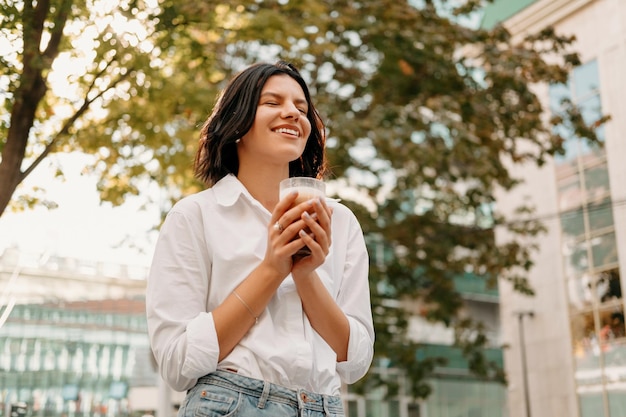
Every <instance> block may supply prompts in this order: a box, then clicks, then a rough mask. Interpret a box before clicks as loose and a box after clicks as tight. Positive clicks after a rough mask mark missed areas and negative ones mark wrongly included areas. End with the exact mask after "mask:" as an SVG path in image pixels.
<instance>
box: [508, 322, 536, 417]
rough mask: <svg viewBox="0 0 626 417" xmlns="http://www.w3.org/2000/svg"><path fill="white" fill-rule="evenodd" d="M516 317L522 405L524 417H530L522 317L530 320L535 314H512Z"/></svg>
mask: <svg viewBox="0 0 626 417" xmlns="http://www.w3.org/2000/svg"><path fill="white" fill-rule="evenodd" d="M513 314H514V315H516V316H517V327H518V330H519V344H520V352H521V359H522V381H523V385H524V404H525V408H526V417H531V416H530V394H529V392H528V369H527V366H526V342H525V341H524V316H528V317H530V318H532V317H533V316H534V315H535V313H534V312H532V311H517V312H515V313H513Z"/></svg>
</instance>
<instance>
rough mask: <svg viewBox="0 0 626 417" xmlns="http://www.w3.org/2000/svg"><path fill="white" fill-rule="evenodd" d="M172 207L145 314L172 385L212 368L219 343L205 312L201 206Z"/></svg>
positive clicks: (206, 264) (179, 386) (206, 267)
mask: <svg viewBox="0 0 626 417" xmlns="http://www.w3.org/2000/svg"><path fill="white" fill-rule="evenodd" d="M183 208H186V210H181V209H180V208H177V207H176V206H175V207H174V209H172V211H171V212H170V213H169V214H168V216H167V217H166V219H165V222H164V223H163V225H162V227H161V231H160V233H159V238H158V240H157V244H156V248H155V252H154V258H153V260H152V265H151V267H150V273H149V275H148V283H147V289H146V313H147V320H148V333H149V337H150V344H151V347H152V351H153V354H154V357H155V359H156V361H157V364H158V366H159V370H160V373H161V376H162V377H163V379H164V380H165V381H166V382H167V383H168V385H170V386H171V387H172V388H173V389H174V390H177V391H184V390H186V389H189V388H191V387H192V386H193V385H194V384H195V383H196V381H197V379H198V378H200V377H201V376H204V375H206V374H208V373H210V372H212V371H214V370H215V369H216V368H217V361H218V357H219V344H218V341H217V333H216V330H215V325H214V323H213V316H212V314H211V313H210V312H207V304H206V303H207V296H208V294H207V291H208V288H209V281H210V279H211V262H210V259H211V258H210V254H209V250H210V248H208V247H207V244H206V241H205V238H204V233H203V230H204V228H203V224H202V217H201V215H200V209H199V208H198V207H195V205H194V204H189V203H187V204H186V205H184V206H183Z"/></svg>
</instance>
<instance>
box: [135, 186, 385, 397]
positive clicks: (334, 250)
mask: <svg viewBox="0 0 626 417" xmlns="http://www.w3.org/2000/svg"><path fill="white" fill-rule="evenodd" d="M328 204H329V206H331V207H332V208H333V217H332V241H333V242H332V245H331V247H330V253H329V254H328V256H327V257H326V260H325V262H324V264H323V265H321V266H320V267H319V268H318V269H317V274H318V275H319V277H320V279H321V280H322V282H323V283H324V286H325V287H326V289H327V290H328V291H329V293H330V294H331V295H332V297H333V298H334V299H335V301H336V302H337V304H338V305H339V307H340V308H341V309H342V310H343V312H344V313H345V314H346V316H347V317H348V321H349V323H350V339H349V343H348V360H347V361H345V362H337V355H336V354H335V352H334V351H333V350H332V349H331V348H330V346H329V345H328V344H327V343H326V341H324V339H322V337H321V336H320V335H319V334H318V333H317V332H316V331H315V330H314V329H313V328H312V327H311V324H310V323H309V320H308V318H307V316H306V315H305V314H304V311H303V309H302V304H301V301H300V298H299V296H298V293H297V291H296V287H295V284H294V282H293V279H292V277H291V276H290V275H289V276H288V277H287V278H286V279H285V280H284V281H283V282H282V284H281V285H280V287H279V288H278V290H277V291H276V294H275V295H274V296H273V298H272V299H271V301H270V302H269V304H268V305H267V307H266V308H265V310H264V311H263V312H262V313H261V315H260V317H259V322H258V324H256V325H254V326H252V327H251V328H250V330H249V331H248V333H247V334H246V335H245V336H244V337H243V339H241V341H240V342H239V344H238V345H237V346H236V347H235V348H234V349H233V350H232V352H231V353H230V354H229V355H228V356H227V357H226V358H224V359H223V360H222V361H221V362H219V363H218V356H219V345H218V341H217V333H216V330H215V325H214V322H213V316H212V313H211V311H212V310H213V309H214V308H215V307H217V306H218V305H220V304H221V303H222V302H223V301H224V299H225V298H226V297H228V295H229V294H230V293H231V292H232V291H233V289H234V288H236V287H237V286H238V285H239V284H240V283H241V282H242V281H243V280H244V279H245V278H246V277H247V276H248V275H249V274H250V272H251V271H252V270H253V269H254V268H256V267H257V265H259V263H260V262H261V261H262V259H263V257H264V256H265V249H266V246H267V225H268V223H269V221H270V217H271V214H270V212H269V211H268V210H267V209H266V208H265V207H263V206H262V205H261V204H260V203H259V202H258V201H256V200H255V199H254V198H253V197H252V196H251V195H250V193H249V192H248V191H247V190H246V188H245V187H244V186H243V184H241V182H240V181H239V180H238V179H237V178H236V177H235V176H233V175H228V176H226V177H224V178H223V179H222V180H220V181H219V182H217V183H216V184H215V185H214V186H213V187H212V188H209V189H207V190H204V191H202V192H200V193H197V194H194V195H192V196H189V197H187V198H184V199H182V200H181V201H179V202H178V203H177V204H176V205H174V207H173V208H172V210H171V211H170V212H169V213H168V215H167V217H166V219H165V222H164V223H163V225H162V227H161V231H160V234H159V239H158V241H157V245H156V249H155V253H154V258H153V261H152V266H151V269H150V274H149V277H148V284H147V296H146V308H147V318H148V330H149V334H150V342H151V345H152V350H153V352H154V355H155V358H156V360H157V363H158V364H159V368H160V371H161V375H162V376H163V378H164V379H165V380H166V381H167V382H168V384H169V385H170V386H171V387H172V388H174V389H175V390H178V391H184V390H187V389H189V388H191V387H192V386H193V385H194V384H195V383H196V381H197V379H198V378H200V377H202V376H204V375H206V374H208V373H210V372H213V371H214V370H216V369H236V370H237V371H238V372H239V373H240V374H242V375H245V376H249V377H252V378H257V379H263V380H266V381H269V382H272V383H275V384H279V385H282V386H285V387H289V388H293V389H299V388H301V389H307V390H310V391H314V392H318V393H321V394H329V395H338V394H339V393H340V386H341V382H342V381H343V382H345V383H348V384H350V383H353V382H355V381H356V380H358V379H359V378H361V377H362V376H363V375H365V373H366V372H367V370H368V369H369V366H370V364H371V361H372V357H373V343H374V328H373V324H372V313H371V307H370V298H369V285H368V255H367V250H366V247H365V242H364V239H363V232H362V230H361V227H360V225H359V223H358V221H357V219H356V217H355V216H354V214H353V213H352V212H351V211H350V210H349V209H348V208H347V207H345V206H343V205H342V204H339V203H338V202H335V201H332V200H328Z"/></svg>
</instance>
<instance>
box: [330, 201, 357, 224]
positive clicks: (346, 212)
mask: <svg viewBox="0 0 626 417" xmlns="http://www.w3.org/2000/svg"><path fill="white" fill-rule="evenodd" d="M326 204H327V205H328V206H329V207H331V208H332V209H333V217H334V218H341V219H345V220H351V221H354V222H357V223H358V219H357V218H356V215H355V214H354V212H353V211H352V210H351V209H350V208H349V207H348V206H346V205H345V204H343V203H342V202H341V200H339V199H335V198H327V199H326Z"/></svg>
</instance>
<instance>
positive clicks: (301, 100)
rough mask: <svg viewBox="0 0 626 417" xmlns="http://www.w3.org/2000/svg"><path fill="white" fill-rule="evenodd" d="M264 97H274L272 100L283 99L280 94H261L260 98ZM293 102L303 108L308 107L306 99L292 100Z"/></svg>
mask: <svg viewBox="0 0 626 417" xmlns="http://www.w3.org/2000/svg"><path fill="white" fill-rule="evenodd" d="M265 96H270V97H274V98H277V99H283V95H282V94H279V93H274V92H272V91H266V92H264V93H262V94H261V98H263V97H265ZM294 102H295V103H296V104H301V105H304V106H308V104H309V103H307V101H306V99H303V98H297V99H295V100H294Z"/></svg>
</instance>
